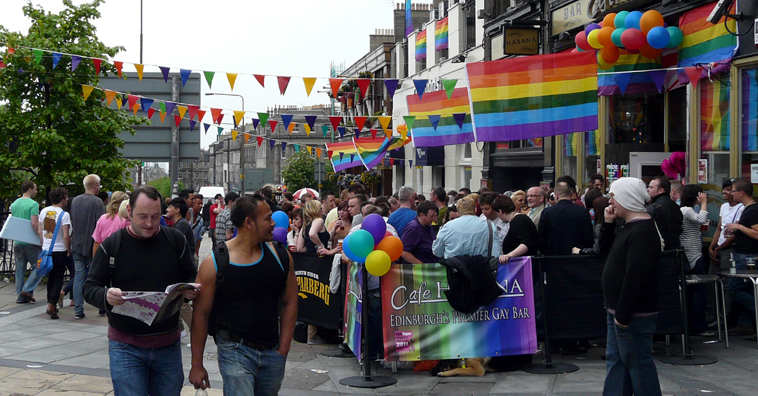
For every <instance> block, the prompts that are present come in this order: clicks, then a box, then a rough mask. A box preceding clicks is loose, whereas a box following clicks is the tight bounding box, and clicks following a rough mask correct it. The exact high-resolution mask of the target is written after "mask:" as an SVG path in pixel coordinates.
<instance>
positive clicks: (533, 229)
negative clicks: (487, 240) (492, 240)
mask: <svg viewBox="0 0 758 396" xmlns="http://www.w3.org/2000/svg"><path fill="white" fill-rule="evenodd" d="M513 195H515V193H514V194H513ZM492 209H493V210H495V211H496V212H498V215H499V216H500V220H502V221H503V222H505V223H508V224H510V228H509V229H508V234H506V236H505V238H504V239H503V250H502V251H503V255H502V256H500V260H499V261H500V263H501V264H506V263H508V260H510V259H511V258H513V257H519V256H534V255H536V254H537V226H535V225H534V222H533V221H532V219H530V218H529V216H527V215H525V214H523V213H521V211H520V210H519V209H518V207H517V206H516V204H515V203H514V202H513V200H512V199H510V198H508V197H506V196H505V195H501V196H499V197H497V198H496V199H495V202H494V204H493V205H492Z"/></svg>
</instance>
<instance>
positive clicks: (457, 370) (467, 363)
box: [429, 355, 532, 377]
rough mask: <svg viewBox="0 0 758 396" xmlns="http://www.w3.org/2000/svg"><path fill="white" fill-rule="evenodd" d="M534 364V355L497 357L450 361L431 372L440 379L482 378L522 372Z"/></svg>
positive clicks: (444, 361) (440, 364)
mask: <svg viewBox="0 0 758 396" xmlns="http://www.w3.org/2000/svg"><path fill="white" fill-rule="evenodd" d="M530 364H532V355H513V356H495V357H480V358H466V359H448V360H440V362H439V363H438V364H437V365H436V366H435V367H433V368H432V369H431V370H429V374H431V375H434V376H438V377H456V376H462V377H482V376H484V374H486V373H492V372H496V371H515V370H521V369H523V368H525V367H526V366H529V365H530Z"/></svg>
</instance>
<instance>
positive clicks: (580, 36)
mask: <svg viewBox="0 0 758 396" xmlns="http://www.w3.org/2000/svg"><path fill="white" fill-rule="evenodd" d="M574 42H576V46H577V47H579V48H581V49H583V50H585V51H590V50H593V49H594V48H592V46H591V45H590V43H588V42H587V34H585V33H584V32H579V33H577V34H576V38H575V39H574Z"/></svg>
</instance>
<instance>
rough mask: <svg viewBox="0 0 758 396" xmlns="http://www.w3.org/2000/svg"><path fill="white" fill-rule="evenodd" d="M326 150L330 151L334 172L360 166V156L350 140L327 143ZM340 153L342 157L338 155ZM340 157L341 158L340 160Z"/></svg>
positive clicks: (361, 163)
mask: <svg viewBox="0 0 758 396" xmlns="http://www.w3.org/2000/svg"><path fill="white" fill-rule="evenodd" d="M326 149H327V150H329V151H332V166H333V167H334V171H335V172H339V171H342V170H345V169H350V168H355V167H356V166H362V165H363V162H362V161H361V157H360V155H358V150H357V149H356V148H355V144H353V141H352V140H349V141H347V142H338V143H327V144H326ZM340 153H342V155H340ZM340 157H342V158H340Z"/></svg>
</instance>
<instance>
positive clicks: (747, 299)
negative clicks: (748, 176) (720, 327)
mask: <svg viewBox="0 0 758 396" xmlns="http://www.w3.org/2000/svg"><path fill="white" fill-rule="evenodd" d="M732 195H733V196H734V199H735V200H736V201H737V202H740V203H742V204H743V205H745V208H744V209H743V210H742V214H741V215H740V219H739V221H738V222H732V223H727V224H726V226H725V227H726V228H727V229H729V230H730V231H731V232H732V233H733V234H734V237H733V239H734V242H732V245H731V246H732V248H733V249H734V263H735V266H736V267H737V272H742V273H745V272H747V270H748V268H747V259H748V258H754V257H755V256H756V255H758V205H756V204H755V200H754V199H753V184H752V183H751V182H750V181H748V180H745V179H737V180H736V181H735V182H734V183H732ZM728 290H729V294H730V295H731V296H732V306H734V304H737V305H739V306H740V307H741V308H744V309H746V310H748V311H750V312H751V314H752V315H753V317H755V302H754V301H755V296H754V295H753V285H752V284H751V283H750V282H744V281H743V279H740V278H730V279H729V287H728Z"/></svg>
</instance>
